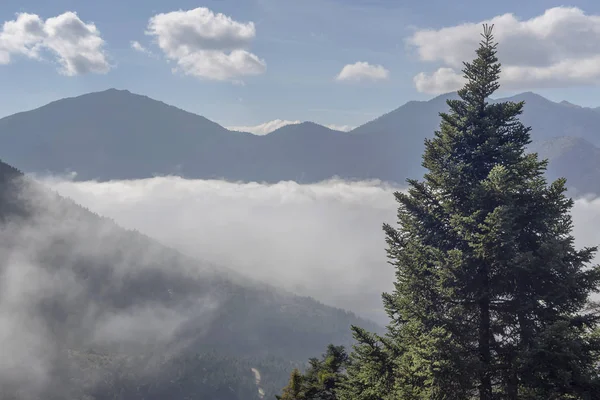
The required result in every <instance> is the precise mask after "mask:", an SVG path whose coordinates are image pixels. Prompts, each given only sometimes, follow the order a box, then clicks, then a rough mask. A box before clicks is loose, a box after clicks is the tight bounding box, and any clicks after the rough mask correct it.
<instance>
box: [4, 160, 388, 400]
mask: <svg viewBox="0 0 600 400" xmlns="http://www.w3.org/2000/svg"><path fill="white" fill-rule="evenodd" d="M351 324H358V325H361V326H366V327H368V328H369V329H374V330H378V329H379V328H378V327H377V326H376V325H375V324H373V323H371V322H369V321H366V320H363V319H360V318H358V317H356V316H355V315H354V314H352V313H349V312H346V311H343V310H340V309H336V308H332V307H328V306H325V305H323V304H321V303H319V302H317V301H315V300H313V299H311V298H307V297H299V296H296V295H293V294H291V293H288V292H285V291H282V290H279V289H277V288H274V287H271V286H268V285H265V284H261V283H259V282H253V281H252V280H251V279H248V278H247V277H245V276H241V275H239V274H236V273H234V272H233V271H230V270H227V269H226V268H223V267H220V266H213V265H206V264H205V263H202V262H200V261H198V260H195V259H192V258H188V257H186V256H183V255H182V254H180V253H178V252H176V251H175V250H173V249H170V248H168V247H165V246H163V245H161V244H159V243H157V242H155V241H154V240H152V239H150V238H148V237H146V236H144V235H142V234H140V233H137V232H133V231H128V230H125V229H122V228H120V227H119V226H118V225H116V224H115V223H114V222H112V221H110V220H108V219H106V218H102V217H99V216H97V215H95V214H93V213H91V212H90V211H88V210H86V209H83V208H82V207H80V206H78V205H77V204H75V203H74V202H72V201H71V200H68V199H65V198H62V197H60V196H59V195H57V194H55V193H54V192H52V191H50V190H48V189H46V188H45V187H43V186H41V185H40V184H38V183H36V182H35V181H33V180H32V179H30V178H26V177H24V176H23V175H22V174H21V172H19V171H18V170H17V169H15V168H13V167H11V166H9V165H7V164H5V163H2V162H0V334H1V337H2V345H3V349H4V356H5V357H4V358H5V361H3V362H2V363H0V385H1V386H2V393H1V394H0V399H9V398H21V399H38V398H44V399H67V400H70V399H80V398H86V399H97V400H103V399H109V398H110V399H133V400H135V399H163V398H167V397H168V398H174V399H175V398H190V396H192V395H193V396H195V397H197V398H207V399H208V398H210V399H221V400H237V399H259V398H262V397H263V396H267V397H272V396H273V395H274V393H275V392H276V391H277V390H278V389H279V388H281V387H282V386H283V385H284V384H285V381H286V378H287V376H288V373H289V368H290V366H293V365H300V363H302V362H303V361H304V360H305V358H306V354H318V353H319V352H320V351H321V349H323V348H324V346H326V345H327V344H329V343H343V344H346V345H349V344H350V343H351V341H352V339H351V336H350V333H349V329H348V328H349V326H350V325H351ZM253 369H254V370H253ZM256 372H258V373H259V374H260V375H261V382H260V384H259V387H257V380H256V375H255V374H256ZM259 388H260V389H261V390H262V391H263V392H264V393H263V394H262V395H261V394H260V393H259V390H258V389H259ZM167 394H168V396H167ZM11 396H14V397H11ZM165 396H166V397H165Z"/></svg>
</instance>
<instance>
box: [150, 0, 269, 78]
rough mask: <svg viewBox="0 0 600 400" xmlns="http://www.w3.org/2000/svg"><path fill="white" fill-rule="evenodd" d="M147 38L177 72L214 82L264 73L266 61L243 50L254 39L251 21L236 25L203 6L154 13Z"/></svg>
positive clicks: (231, 20) (229, 18)
mask: <svg viewBox="0 0 600 400" xmlns="http://www.w3.org/2000/svg"><path fill="white" fill-rule="evenodd" d="M146 34H147V35H150V36H153V37H155V38H156V42H157V44H158V46H159V47H160V49H161V50H162V51H163V53H164V54H165V56H166V57H167V58H168V59H169V60H173V61H175V62H177V67H178V68H177V70H180V71H181V72H183V73H184V74H186V75H191V76H196V77H200V78H206V79H213V80H234V81H236V80H238V79H236V78H239V77H242V76H247V75H259V74H262V73H264V72H265V71H266V67H267V65H266V62H265V61H264V60H262V59H260V58H259V57H258V56H256V55H255V54H253V53H250V52H249V51H247V50H246V49H247V48H248V47H249V45H250V43H251V42H252V40H253V39H254V38H255V36H256V29H255V26H254V23H253V22H247V23H243V22H238V21H234V20H233V19H232V18H231V17H228V16H226V15H224V14H221V13H218V14H215V13H214V12H212V11H211V10H209V9H208V8H205V7H199V8H195V9H193V10H188V11H181V10H180V11H173V12H169V13H163V14H157V15H155V16H153V17H152V18H150V21H149V22H148V29H147V31H146Z"/></svg>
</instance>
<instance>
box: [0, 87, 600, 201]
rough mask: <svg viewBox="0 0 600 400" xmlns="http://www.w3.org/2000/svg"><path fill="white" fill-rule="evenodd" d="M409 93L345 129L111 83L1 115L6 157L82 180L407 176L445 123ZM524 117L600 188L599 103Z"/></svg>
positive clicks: (584, 186)
mask: <svg viewBox="0 0 600 400" xmlns="http://www.w3.org/2000/svg"><path fill="white" fill-rule="evenodd" d="M455 97H456V93H449V94H446V95H442V96H438V97H436V98H434V99H431V100H429V101H410V102H408V103H406V104H404V105H403V106H401V107H399V108H397V109H396V110H393V111H391V112H389V113H387V114H385V115H382V116H381V117H379V118H377V119H375V120H373V121H370V122H368V123H366V124H364V125H362V126H359V127H357V128H355V129H354V130H352V131H350V132H348V133H345V132H340V131H335V130H332V129H329V128H326V127H324V126H321V125H318V124H314V123H311V122H304V123H301V124H294V125H287V126H284V127H282V128H279V129H277V130H275V131H273V132H271V133H270V134H268V135H265V136H256V135H253V134H250V133H245V132H237V131H230V130H227V129H225V128H224V127H222V126H220V125H218V124H216V123H214V122H212V121H210V120H208V119H206V118H204V117H201V116H198V115H195V114H192V113H189V112H186V111H183V110H180V109H178V108H175V107H173V106H169V105H167V104H165V103H162V102H159V101H156V100H152V99H150V98H148V97H146V96H140V95H136V94H132V93H130V92H128V91H125V90H116V89H110V90H107V91H104V92H97V93H90V94H86V95H83V96H79V97H74V98H68V99H63V100H58V101H55V102H52V103H50V104H48V105H46V106H43V107H40V108H38V109H35V110H32V111H27V112H23V113H18V114H15V115H11V116H9V117H6V118H3V119H1V120H0V157H2V158H3V159H5V160H6V161H7V162H9V163H10V164H12V165H15V166H17V167H18V168H20V169H22V170H23V171H25V172H35V173H46V172H49V173H59V174H62V173H66V172H69V171H75V172H76V173H77V178H76V179H79V180H88V179H97V180H110V179H130V178H146V177H151V176H155V175H168V174H176V175H180V176H184V177H189V178H223V179H227V180H232V181H263V182H278V181H281V180H294V181H297V182H299V183H308V182H316V181H320V180H324V179H328V178H331V177H334V176H335V177H340V178H346V179H353V180H362V179H380V180H384V181H390V182H396V183H399V184H402V183H404V182H405V180H406V178H409V177H410V178H418V177H421V176H422V174H423V172H424V171H423V169H422V167H421V154H422V153H423V149H424V146H423V141H424V139H425V138H427V137H432V136H433V132H434V130H436V129H437V128H438V127H439V122H440V118H439V115H438V114H439V113H440V112H443V111H447V109H448V107H447V105H446V99H448V98H455ZM502 100H511V101H521V100H523V101H525V102H526V104H525V112H524V114H523V116H522V121H523V122H524V123H525V124H526V125H529V126H531V127H532V128H533V130H532V132H531V134H532V139H533V143H532V145H531V150H532V151H538V152H539V154H540V156H542V157H544V158H548V159H549V160H550V166H549V170H548V177H549V178H551V179H555V178H557V177H559V176H564V177H566V178H567V179H568V186H569V188H570V189H571V191H572V192H573V193H578V194H582V193H595V194H599V193H600V159H599V158H598V154H600V135H599V134H598V133H599V132H598V131H599V130H600V110H599V109H598V108H585V107H580V106H577V105H574V104H571V103H569V102H566V101H563V102H561V103H555V102H552V101H550V100H548V99H545V98H544V97H542V96H539V95H537V94H535V93H531V92H526V93H521V94H519V95H516V96H513V97H510V98H508V99H502Z"/></svg>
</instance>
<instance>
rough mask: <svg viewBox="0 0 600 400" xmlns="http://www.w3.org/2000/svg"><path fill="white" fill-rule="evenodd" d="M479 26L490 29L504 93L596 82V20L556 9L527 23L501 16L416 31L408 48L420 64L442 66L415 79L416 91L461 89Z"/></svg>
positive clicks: (599, 44) (599, 20) (599, 70)
mask: <svg viewBox="0 0 600 400" xmlns="http://www.w3.org/2000/svg"><path fill="white" fill-rule="evenodd" d="M483 23H488V24H494V36H495V38H496V40H497V41H498V42H499V46H498V57H499V58H500V62H501V63H502V66H503V70H502V75H501V84H502V85H503V87H506V88H512V89H517V88H518V89H523V88H539V87H566V86H573V85H584V84H586V85H587V84H597V83H599V82H600V15H587V14H585V13H584V12H583V11H582V10H581V9H579V8H575V7H555V8H551V9H548V10H546V11H545V12H544V13H543V14H542V15H539V16H536V17H533V18H531V19H528V20H520V19H518V18H517V17H516V16H515V15H514V14H504V15H499V16H496V17H494V18H492V19H490V20H486V21H481V22H477V23H466V24H462V25H457V26H453V27H447V28H442V29H439V30H432V29H425V30H420V31H417V32H416V33H415V34H414V35H412V36H411V37H410V38H408V39H407V43H408V45H409V46H414V47H415V48H416V51H417V54H418V56H419V58H420V59H421V60H422V61H429V62H441V63H442V64H443V66H442V67H441V68H439V69H438V70H437V71H435V72H434V73H432V74H426V73H423V72H422V73H420V74H418V75H417V76H415V78H414V82H415V85H416V87H417V89H418V90H419V91H423V92H428V93H442V92H448V91H452V90H456V89H458V88H460V87H461V86H462V84H463V83H464V78H463V77H462V73H461V71H460V70H461V69H462V62H463V61H470V60H472V59H473V58H474V57H475V53H474V51H475V49H476V48H477V46H478V43H479V40H480V39H481V37H480V33H481V29H482V28H481V25H482V24H483Z"/></svg>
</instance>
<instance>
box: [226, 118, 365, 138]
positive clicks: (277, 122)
mask: <svg viewBox="0 0 600 400" xmlns="http://www.w3.org/2000/svg"><path fill="white" fill-rule="evenodd" d="M301 122H302V121H300V120H296V121H289V120H285V119H274V120H273V121H269V122H265V123H263V124H259V125H250V126H229V127H227V129H229V130H230V131H238V132H249V133H253V134H255V135H267V134H269V133H271V132H273V131H276V130H277V129H279V128H282V127H284V126H286V125H295V124H300V123H301ZM324 126H326V127H327V128H329V129H333V130H336V131H342V132H349V131H351V130H352V129H354V128H355V127H354V126H350V125H336V124H327V125H324Z"/></svg>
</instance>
